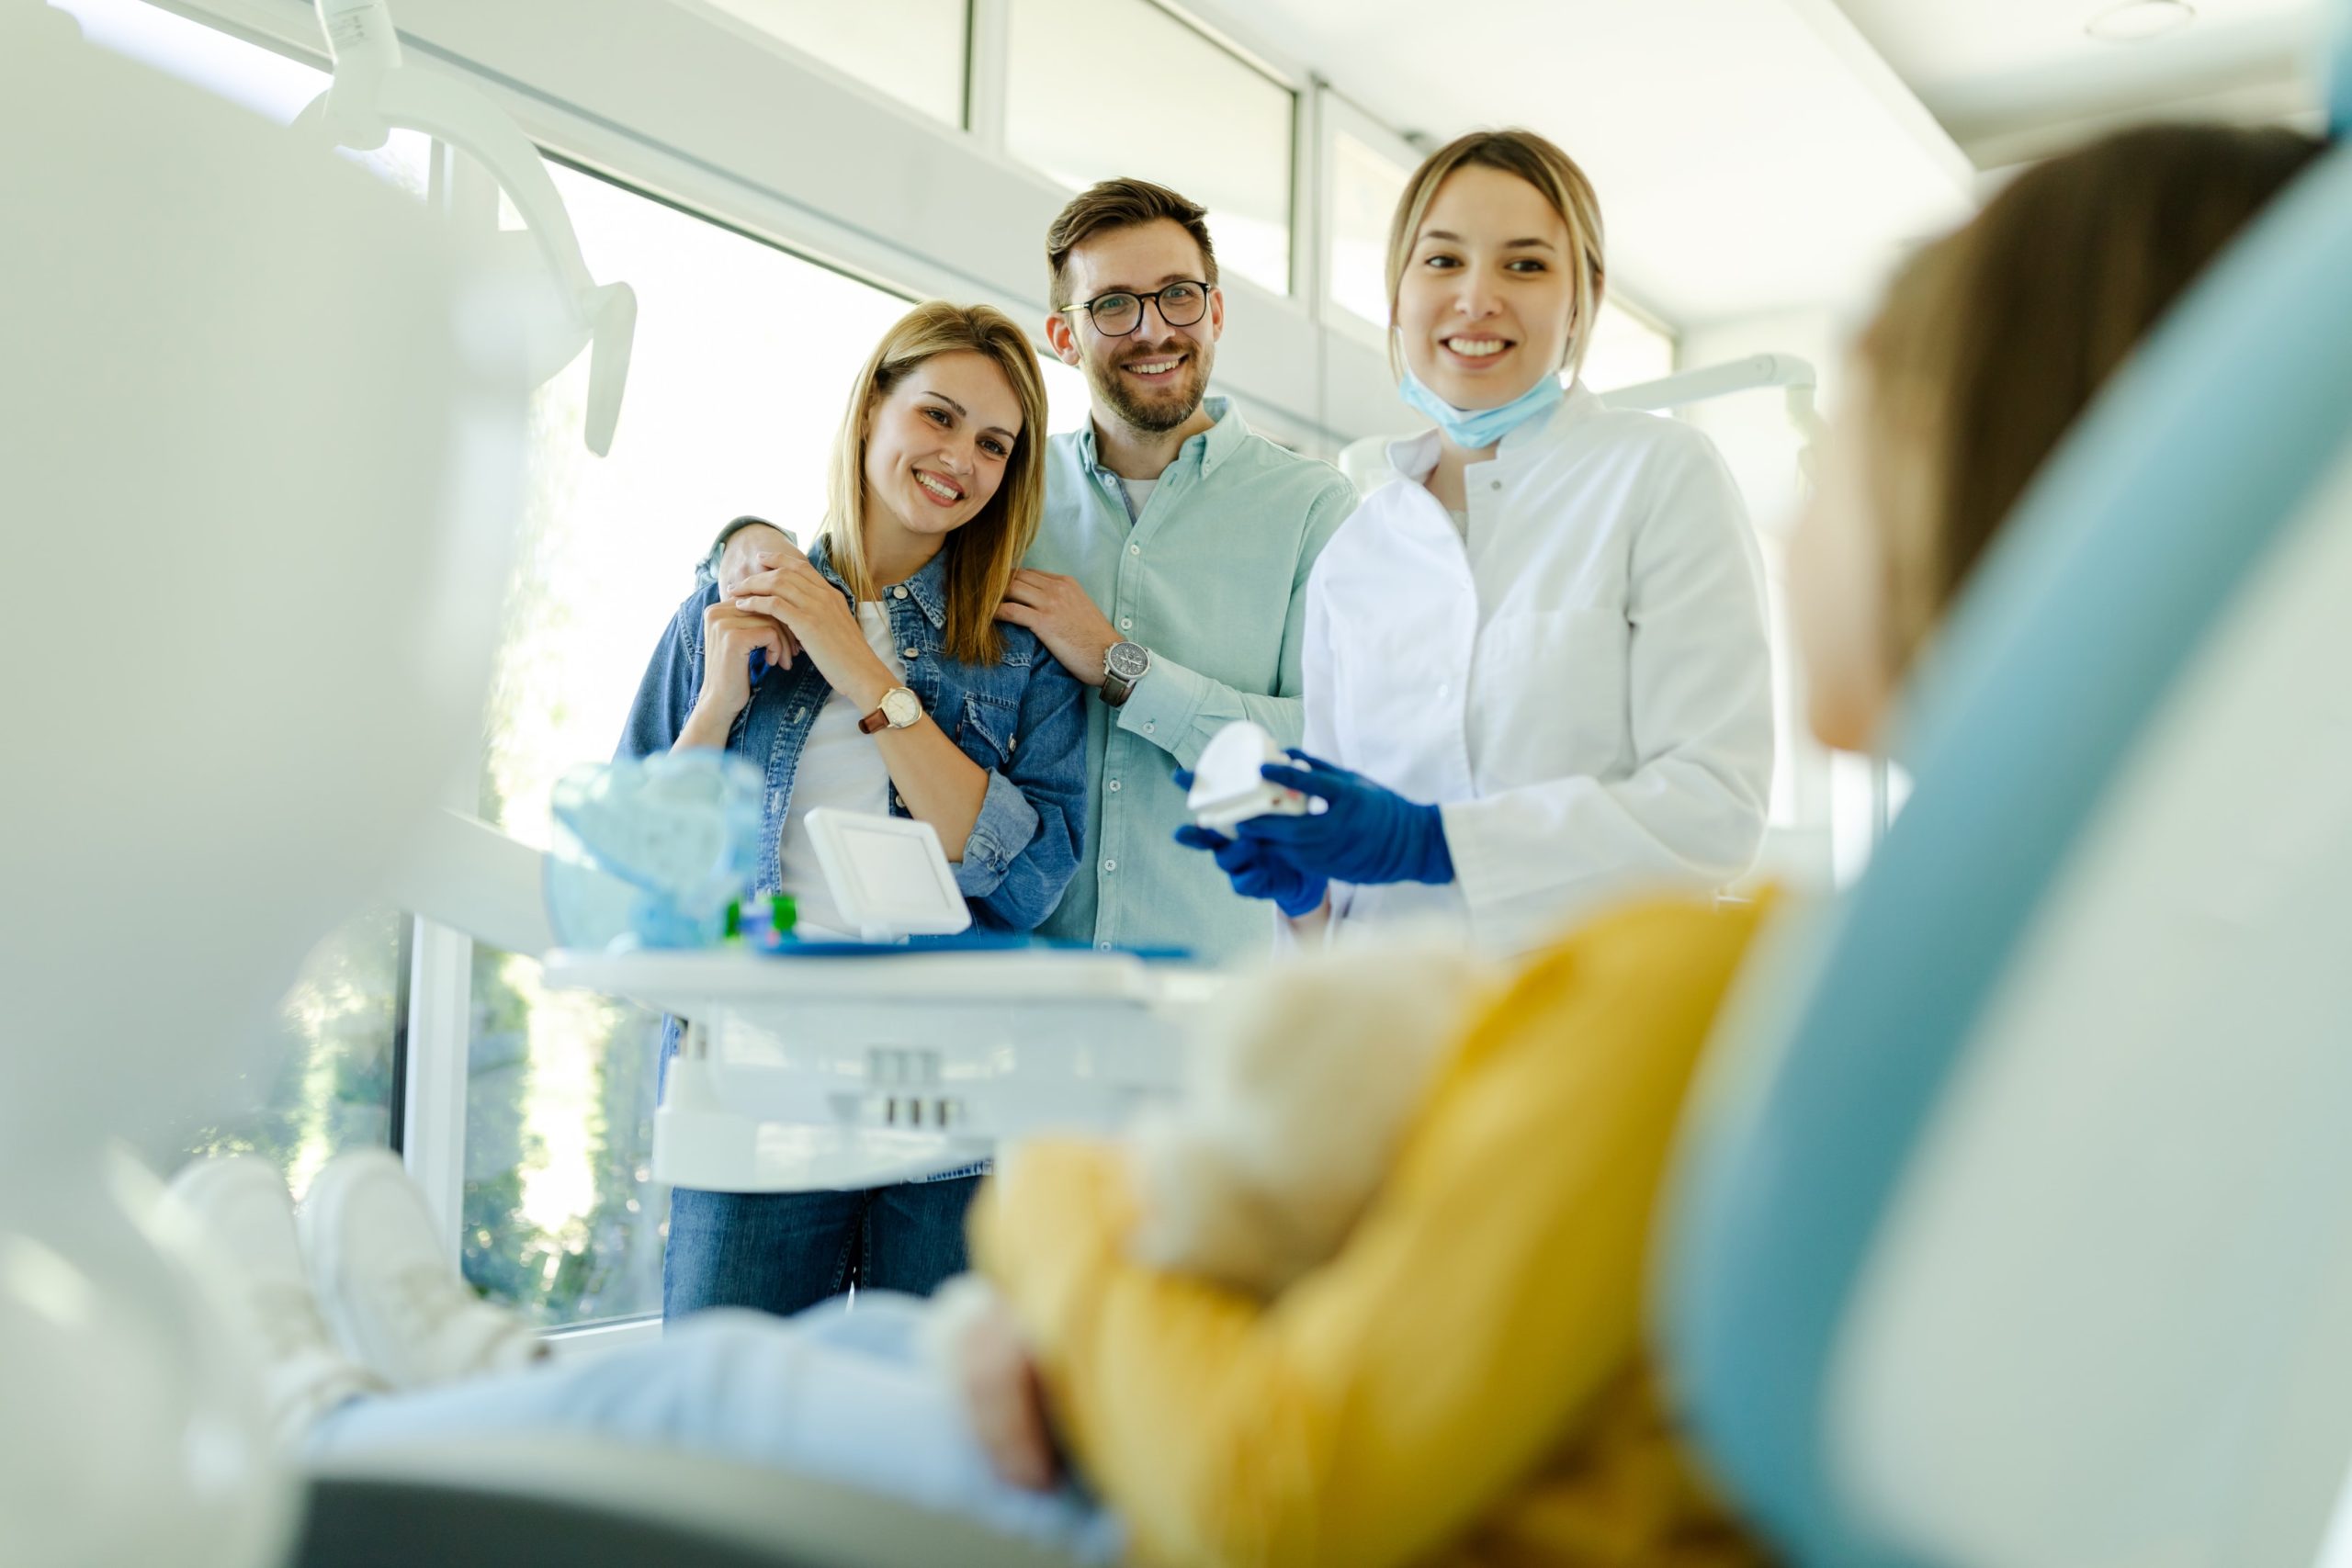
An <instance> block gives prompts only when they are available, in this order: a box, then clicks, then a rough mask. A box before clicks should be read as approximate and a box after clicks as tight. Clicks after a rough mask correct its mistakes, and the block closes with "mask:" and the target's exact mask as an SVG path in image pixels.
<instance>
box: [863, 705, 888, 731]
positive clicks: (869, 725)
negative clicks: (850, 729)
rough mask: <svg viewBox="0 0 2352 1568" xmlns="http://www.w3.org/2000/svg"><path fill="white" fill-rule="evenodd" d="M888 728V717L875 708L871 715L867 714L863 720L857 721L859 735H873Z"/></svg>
mask: <svg viewBox="0 0 2352 1568" xmlns="http://www.w3.org/2000/svg"><path fill="white" fill-rule="evenodd" d="M888 728H890V716H889V715H888V714H887V713H884V712H883V711H882V710H881V709H880V708H876V709H875V710H874V711H873V712H872V713H870V714H867V715H866V716H865V717H864V718H861V719H859V720H858V721H857V732H858V733H859V734H860V735H873V734H876V733H877V732H879V731H881V730H885V729H888Z"/></svg>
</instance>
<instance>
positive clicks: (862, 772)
mask: <svg viewBox="0 0 2352 1568" xmlns="http://www.w3.org/2000/svg"><path fill="white" fill-rule="evenodd" d="M1045 435H1046V392H1045V383H1044V381H1043V379H1042V378H1041V377H1040V376H1039V374H1038V370H1037V357H1036V355H1035V352H1034V351H1033V350H1032V349H1031V348H1030V346H1029V343H1028V340H1027V339H1026V338H1025V337H1024V336H1023V334H1022V332H1021V330H1020V329H1019V328H1018V327H1016V326H1015V325H1014V324H1013V323H1012V320H1011V319H1010V318H1008V317H1007V316H1005V315H1004V314H1003V313H1002V312H1001V311H998V310H992V309H990V308H989V307H988V306H985V305H974V306H957V305H951V304H948V303H946V302H945V301H944V300H933V301H931V302H929V303H926V304H922V305H918V306H916V307H915V308H914V309H913V310H910V311H909V312H907V314H906V315H905V316H903V317H901V318H900V319H899V321H898V322H897V323H896V324H895V325H893V326H892V327H891V328H890V330H889V331H888V333H885V334H884V335H883V339H882V342H881V343H880V344H878V345H877V346H876V348H875V350H874V353H873V355H871V356H870V357H869V358H868V359H867V360H866V362H865V367H864V368H863V369H861V370H860V371H859V372H858V376H857V379H856V380H855V382H854V383H853V385H852V387H851V389H850V397H849V406H848V409H847V410H846V411H845V412H844V414H843V417H842V428H841V434H840V438H839V440H838V441H837V443H836V444H835V446H834V456H833V462H832V468H831V476H830V481H829V485H828V496H827V509H826V513H825V516H824V518H823V521H822V525H821V527H820V529H819V530H818V536H817V542H816V544H815V545H814V546H813V547H811V548H810V549H809V552H808V553H807V554H806V555H805V556H804V555H803V554H801V552H800V551H799V550H798V548H797V547H795V546H794V544H793V542H792V541H791V539H789V538H788V537H786V535H785V534H784V532H783V531H782V530H781V529H778V528H776V527H775V526H774V525H770V524H768V523H765V522H763V521H761V520H759V519H756V518H739V519H737V520H736V522H734V523H732V524H729V525H728V527H727V529H725V530H724V531H722V532H721V534H720V536H719V538H718V543H717V544H716V545H715V546H714V547H713V548H712V551H711V556H710V558H709V559H708V561H707V563H706V564H705V566H704V569H703V570H702V571H701V572H700V573H699V576H698V581H697V583H696V586H695V592H693V593H691V594H689V595H688V596H687V598H686V601H685V603H684V604H682V605H680V606H679V609H678V613H677V615H676V616H675V617H674V618H673V620H672V621H671V623H670V626H669V629H668V631H667V632H666V633H665V634H664V635H663V637H662V645H661V647H659V648H658V649H655V650H654V654H653V659H652V662H651V663H650V665H649V666H648V667H647V670H646V672H645V680H644V682H643V684H642V685H641V686H640V687H639V692H638V696H637V702H636V705H635V706H634V707H633V708H632V709H631V710H630V713H629V716H628V728H627V729H626V732H625V734H624V737H623V739H622V743H621V750H622V752H623V754H625V755H632V756H643V755H646V754H648V753H650V752H654V751H660V750H671V749H673V748H684V747H691V746H708V747H724V748H726V749H727V750H732V751H737V752H740V753H741V754H742V755H743V756H745V757H747V758H749V759H750V760H751V761H753V762H755V763H757V764H758V765H759V766H760V767H761V768H762V769H763V771H764V772H765V773H766V775H767V785H768V789H767V817H766V834H765V839H764V843H763V848H764V854H763V862H762V863H763V868H764V869H763V877H762V882H761V890H762V891H772V890H781V891H783V892H786V893H789V894H792V895H793V896H794V897H795V898H796V899H797V901H798V903H799V905H800V908H801V910H802V915H803V921H804V925H806V926H809V927H814V928H816V929H817V930H820V931H824V930H828V929H836V926H837V922H838V920H839V918H840V917H839V916H838V915H837V914H836V913H835V912H834V911H833V909H832V908H831V902H830V899H829V898H828V897H827V895H826V892H825V884H824V879H823V877H822V875H821V874H820V873H819V871H818V868H817V863H816V856H815V852H814V850H813V848H812V846H811V844H810V842H809V833H808V829H807V828H806V827H805V826H803V823H804V822H805V820H806V818H807V814H808V811H809V808H810V807H818V806H831V807H845V808H848V809H851V810H857V811H867V812H885V811H888V812H890V813H892V814H894V815H897V816H902V817H914V818H920V819H922V821H925V822H928V823H930V824H931V825H932V827H933V829H936V830H937V832H938V834H939V840H940V843H941V845H942V846H943V847H944V849H945V850H946V852H947V858H948V860H949V861H950V862H952V863H954V866H955V870H956V882H957V885H958V886H960V887H961V888H962V889H963V891H964V896H965V897H966V898H967V900H968V901H969V902H970V904H971V907H972V918H973V919H974V921H975V922H976V923H978V924H979V925H981V926H984V927H989V928H991V929H995V930H1000V931H1029V930H1033V929H1035V927H1036V925H1037V924H1038V922H1040V921H1041V920H1043V919H1045V918H1046V915H1047V914H1048V913H1049V912H1050V911H1051V910H1052V909H1053V908H1054V905H1055V904H1056V903H1057V901H1058V900H1059V899H1060V897H1061V895H1062V889H1063V888H1064V887H1065V886H1067V885H1068V883H1069V879H1070V876H1071V874H1072V873H1073V872H1075V871H1076V870H1077V868H1078V860H1079V854H1080V847H1081V845H1082V842H1083V838H1084V833H1085V829H1086V779H1085V754H1086V716H1085V712H1084V710H1083V708H1082V707H1081V706H1080V696H1081V694H1082V692H1083V688H1081V687H1080V685H1079V683H1078V682H1077V681H1075V680H1074V679H1072V678H1071V677H1070V676H1069V674H1068V673H1067V672H1066V671H1064V670H1063V669H1062V667H1061V666H1060V665H1059V664H1058V663H1057V662H1056V661H1055V660H1054V659H1053V657H1052V656H1051V655H1050V654H1048V653H1047V652H1046V650H1045V649H1044V647H1043V646H1042V645H1041V644H1040V643H1039V642H1038V640H1037V638H1036V637H1035V636H1034V635H1033V634H1032V633H1030V632H1028V631H1025V630H1023V629H1022V628H1021V627H1018V626H1007V625H1004V624H1002V623H1001V622H1000V621H999V620H998V619H997V610H998V608H999V607H1000V606H1001V604H1003V603H1004V596H1005V590H1006V587H1007V585H1008V584H1010V582H1011V581H1012V573H1013V570H1014V569H1015V568H1016V567H1017V566H1018V565H1019V563H1020V561H1021V558H1022V557H1023V555H1024V554H1025V553H1026V552H1027V551H1028V548H1029V547H1030V544H1031V542H1032V541H1033V540H1034V539H1035V536H1036V533H1037V524H1038V519H1039V516H1040V514H1041V513H1042V512H1043V510H1044V497H1045V464H1044V457H1043V450H1042V448H1043V445H1044V441H1045ZM665 1033H666V1034H667V1035H668V1036H669V1038H667V1039H665V1042H664V1052H665V1055H666V1053H667V1052H668V1051H670V1050H672V1049H674V1043H675V1027H674V1025H673V1026H671V1027H670V1028H669V1029H667V1030H666V1031H665ZM977 1182H978V1171H977V1170H966V1171H962V1172H954V1173H950V1174H948V1175H946V1176H944V1177H941V1178H935V1179H932V1180H929V1181H925V1182H911V1183H909V1182H902V1183H898V1184H894V1185H891V1186H888V1187H881V1188H874V1189H869V1190H863V1191H852V1192H805V1193H782V1194H751V1193H731V1192H702V1191H695V1190H688V1189H680V1190H676V1191H674V1192H673V1193H672V1195H671V1203H670V1237H669V1245H668V1249H667V1251H666V1253H665V1254H664V1257H663V1261H662V1312H663V1314H664V1315H665V1316H668V1317H675V1316H678V1315H680V1314H684V1313H688V1312H693V1311H697V1310H699V1309H701V1308H704V1307H710V1306H751V1307H758V1308H761V1309H763V1310H764V1311H769V1312H776V1313H790V1312H797V1311H798V1310H799V1309H801V1308H802V1307H805V1306H808V1305H809V1304H810V1303H815V1302H818V1301H821V1300H823V1299H825V1298H826V1297H828V1296H832V1295H836V1294H839V1293H840V1292H842V1291H844V1290H846V1289H848V1288H849V1286H850V1285H852V1284H853V1283H854V1284H857V1285H859V1286H861V1287H863V1288H865V1289H867V1290H876V1289H890V1290H899V1291H910V1292H916V1293H924V1292H929V1291H930V1290H931V1289H932V1287H933V1285H935V1284H936V1283H937V1282H938V1281H939V1280H943V1279H944V1278H946V1277H947V1276H948V1275H950V1274H953V1273H955V1272H956V1271H957V1270H958V1269H961V1268H962V1267H963V1262H964V1208H965V1205H966V1204H967V1202H969V1201H970V1199H971V1193H972V1189H973V1187H974V1186H975V1185H976V1183H977Z"/></svg>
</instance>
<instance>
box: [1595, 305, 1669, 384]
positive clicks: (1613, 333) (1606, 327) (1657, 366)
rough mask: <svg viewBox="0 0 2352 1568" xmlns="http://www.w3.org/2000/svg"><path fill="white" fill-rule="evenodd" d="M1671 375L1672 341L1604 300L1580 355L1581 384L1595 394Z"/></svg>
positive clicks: (1664, 334)
mask: <svg viewBox="0 0 2352 1568" xmlns="http://www.w3.org/2000/svg"><path fill="white" fill-rule="evenodd" d="M1673 374H1674V339H1673V338H1672V337H1670V336H1668V334H1667V333H1662V332H1660V331H1658V330H1657V328H1656V327H1654V326H1651V325H1650V324H1649V323H1648V322H1647V321H1643V320H1642V319H1641V318H1640V317H1639V316H1636V315H1634V314H1633V313H1632V312H1631V311H1629V310H1620V309H1618V308H1617V307H1616V306H1615V305H1612V304H1611V303H1610V302H1609V301H1608V300H1607V299H1603V300H1602V301H1601V302H1600V320H1599V321H1596V322H1595V323H1594V325H1593V333H1592V342H1591V344H1589V346H1588V347H1587V348H1586V349H1585V354H1584V371H1583V380H1584V384H1585V385H1586V386H1588V387H1590V388H1591V389H1593V390H1594V391H1596V392H1606V391H1609V390H1611V389H1614V388H1618V387H1633V386H1638V385H1639V384H1641V383H1642V382H1644V381H1655V380H1657V379H1658V378H1660V377H1665V376H1671V375H1673Z"/></svg>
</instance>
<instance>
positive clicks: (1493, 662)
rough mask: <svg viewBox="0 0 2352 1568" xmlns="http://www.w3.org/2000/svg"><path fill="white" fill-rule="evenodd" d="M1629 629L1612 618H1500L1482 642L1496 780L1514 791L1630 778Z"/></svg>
mask: <svg viewBox="0 0 2352 1568" xmlns="http://www.w3.org/2000/svg"><path fill="white" fill-rule="evenodd" d="M1630 637H1631V628H1630V627H1629V626H1627V625H1626V624H1625V617H1624V615H1623V614H1622V613H1620V612H1619V611H1617V610H1614V609H1606V608H1603V609H1575V610H1532V611H1525V612H1522V613H1520V614H1517V615H1498V616H1497V617H1495V619H1494V620H1493V621H1492V622H1490V623H1489V624H1488V625H1487V629H1486V630H1485V632H1484V633H1483V634H1481V636H1480V637H1479V639H1478V670H1477V674H1476V691H1477V698H1476V701H1474V702H1473V703H1472V704H1471V723H1472V725H1473V726H1474V727H1475V728H1477V729H1479V730H1481V731H1483V737H1482V738H1483V739H1484V742H1485V744H1484V745H1483V746H1482V748H1481V750H1482V752H1483V754H1484V755H1485V757H1486V758H1487V762H1488V769H1487V770H1485V771H1487V772H1488V773H1489V775H1490V776H1492V777H1495V778H1496V779H1498V781H1499V780H1501V779H1509V780H1510V782H1512V783H1532V782H1533V781H1535V780H1538V779H1546V778H1560V777H1565V776H1566V775H1568V774H1571V773H1594V774H1599V775H1600V776H1603V777H1613V776H1616V775H1618V774H1621V773H1623V772H1624V770H1625V767H1626V765H1627V757H1626V754H1627V752H1628V751H1629V750H1630V747H1631V742H1630V739H1629V735H1630V728H1631V722H1630V716H1629V715H1628V713H1627V710H1626V704H1627V692H1626V679H1627V677H1626V652H1627V646H1628V643H1629V641H1630Z"/></svg>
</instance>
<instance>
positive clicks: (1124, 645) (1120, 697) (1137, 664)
mask: <svg viewBox="0 0 2352 1568" xmlns="http://www.w3.org/2000/svg"><path fill="white" fill-rule="evenodd" d="M1150 672H1151V649H1148V648H1146V647H1144V645H1143V644H1141V643H1139V642H1114V643H1113V644H1112V645H1111V646H1110V648H1109V649H1107V650H1105V651H1104V653H1103V701H1104V702H1106V703H1109V704H1110V705H1112V706H1113V707H1117V706H1118V705H1121V704H1122V703H1124V702H1125V701H1126V700H1127V699H1128V698H1129V697H1131V696H1133V695H1134V694H1135V690H1136V682H1138V681H1140V680H1142V679H1143V678H1144V677H1145V676H1146V675H1148V674H1149V673H1150Z"/></svg>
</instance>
